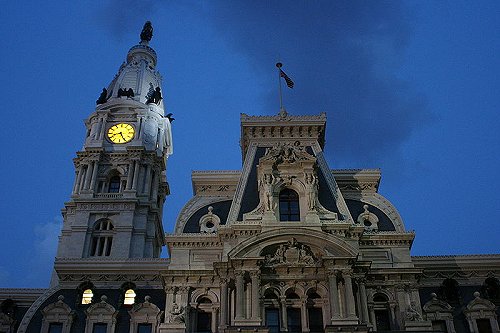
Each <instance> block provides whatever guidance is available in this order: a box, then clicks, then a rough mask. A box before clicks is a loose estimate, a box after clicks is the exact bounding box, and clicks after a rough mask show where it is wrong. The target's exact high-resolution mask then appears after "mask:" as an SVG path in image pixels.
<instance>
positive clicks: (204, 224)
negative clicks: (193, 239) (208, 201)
mask: <svg viewBox="0 0 500 333" xmlns="http://www.w3.org/2000/svg"><path fill="white" fill-rule="evenodd" d="M213 209H214V208H213V207H212V206H210V207H208V214H205V215H203V216H202V217H201V218H200V221H199V222H198V223H199V225H200V232H201V233H209V234H212V233H215V232H217V229H218V228H219V224H220V218H219V217H218V216H217V215H216V214H214V213H213V212H212V211H213Z"/></svg>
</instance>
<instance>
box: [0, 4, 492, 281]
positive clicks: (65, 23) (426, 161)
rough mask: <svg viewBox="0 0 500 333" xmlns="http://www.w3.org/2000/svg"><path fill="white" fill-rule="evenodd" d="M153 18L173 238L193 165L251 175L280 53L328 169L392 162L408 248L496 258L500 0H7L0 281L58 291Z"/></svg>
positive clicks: (293, 97) (391, 194)
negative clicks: (100, 142) (59, 271)
mask: <svg viewBox="0 0 500 333" xmlns="http://www.w3.org/2000/svg"><path fill="white" fill-rule="evenodd" d="M146 20H151V21H152V23H153V26H154V36H153V40H152V41H151V44H150V45H151V46H152V47H153V48H154V49H155V50H156V52H157V54H158V69H159V71H160V72H161V73H162V75H163V95H164V98H165V105H166V108H167V112H172V113H174V118H175V119H176V120H175V122H174V123H173V136H174V155H172V156H171V158H170V159H169V161H168V163H169V164H168V170H167V172H168V174H167V177H168V180H169V183H170V187H171V192H172V194H171V195H170V196H169V197H168V198H167V201H166V206H165V215H164V222H163V223H164V227H165V231H166V232H172V230H173V227H174V224H175V219H176V217H177V214H178V213H179V211H180V209H181V208H182V206H183V205H184V203H185V202H186V201H187V200H189V199H190V197H191V195H192V187H191V179H190V174H191V171H192V170H221V169H223V170H224V169H225V170H238V169H241V163H242V161H241V153H240V150H239V135H240V127H239V117H240V113H247V114H251V115H272V114H277V113H278V111H279V99H278V85H277V83H278V77H277V73H276V67H275V63H276V62H277V61H278V60H280V61H281V62H282V63H283V64H284V67H283V70H284V71H285V72H286V73H287V74H288V75H289V76H290V77H291V78H292V79H293V80H294V82H295V87H294V89H293V90H292V89H286V90H284V104H285V107H286V109H287V111H288V112H289V113H290V114H292V115H305V114H319V113H320V112H327V116H328V123H327V133H326V148H325V153H326V156H327V160H328V162H329V164H330V167H331V168H335V169H337V168H380V169H381V170H382V181H381V186H380V189H379V192H380V193H381V194H382V195H384V196H385V197H386V198H388V199H389V200H390V201H391V202H392V203H393V204H394V205H395V206H396V208H397V209H398V210H399V213H400V214H401V216H402V218H403V221H404V223H405V226H406V229H407V230H415V231H416V233H417V236H416V239H415V242H414V244H413V248H412V254H413V255H438V254H439V255H445V254H486V253H499V252H500V251H499V250H500V249H499V245H498V244H499V242H498V237H499V234H500V227H499V225H500V205H499V199H500V195H499V189H500V177H499V176H498V172H499V171H500V157H499V153H498V151H499V149H500V134H499V130H498V129H499V128H500V116H499V112H500V97H499V96H500V94H499V87H500V34H499V32H500V2H499V1H486V0H484V1H459V0H457V1H415V2H413V1H409V2H407V1H404V2H396V1H388V2H384V1H249V0H248V1H234V0H231V1H204V2H201V1H194V0H193V1H184V2H180V1H175V2H174V1H118V0H116V1H92V2H90V1H81V2H77V1H48V2H44V3H43V6H40V2H37V1H22V2H19V1H2V9H1V11H0V34H1V35H0V36H1V43H2V51H1V61H0V69H1V73H2V79H1V81H0V89H1V90H0V91H1V92H2V96H3V103H2V121H1V124H2V130H1V131H0V139H1V142H2V151H1V153H0V175H2V181H1V185H2V190H1V192H0V193H1V197H0V202H1V206H0V207H1V212H0V214H1V215H0V219H1V223H2V226H3V232H2V233H0V242H1V244H2V245H1V246H2V247H1V249H2V255H1V256H0V287H46V286H47V285H48V282H49V278H50V273H51V267H52V263H53V258H54V255H55V250H56V246H57V236H58V235H59V232H60V228H61V223H62V218H61V214H60V209H61V208H63V207H64V202H65V201H68V200H69V196H70V192H71V188H72V185H73V179H74V168H73V163H72V159H73V158H74V157H75V156H76V155H75V152H76V151H78V150H79V149H81V147H82V144H83V139H84V135H85V127H84V124H83V121H84V119H85V118H87V116H88V115H90V114H91V113H92V112H93V110H94V108H95V100H96V99H97V97H98V96H99V93H100V91H101V89H102V88H103V87H105V86H108V84H109V82H110V81H111V80H112V78H113V76H114V75H115V74H116V72H117V71H118V68H119V66H120V64H121V63H122V62H123V61H124V60H125V56H126V54H127V51H128V50H129V48H130V47H131V46H133V45H135V44H137V43H138V42H139V33H140V31H141V29H142V26H143V24H144V22H145V21H146ZM163 255H164V256H165V255H166V250H164V252H163Z"/></svg>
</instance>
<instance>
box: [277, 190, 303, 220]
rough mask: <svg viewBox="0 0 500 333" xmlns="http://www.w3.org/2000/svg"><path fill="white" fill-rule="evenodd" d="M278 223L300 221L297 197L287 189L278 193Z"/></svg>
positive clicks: (295, 193) (292, 191)
mask: <svg viewBox="0 0 500 333" xmlns="http://www.w3.org/2000/svg"><path fill="white" fill-rule="evenodd" d="M279 199H280V221H300V210H299V195H298V194H297V192H295V191H294V190H291V189H289V188H286V189H284V190H283V191H281V192H280V198H279Z"/></svg>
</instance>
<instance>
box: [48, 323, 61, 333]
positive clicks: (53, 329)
mask: <svg viewBox="0 0 500 333" xmlns="http://www.w3.org/2000/svg"><path fill="white" fill-rule="evenodd" d="M62 328H63V324H62V323H50V324H49V333H62Z"/></svg>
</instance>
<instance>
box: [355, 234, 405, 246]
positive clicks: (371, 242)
mask: <svg viewBox="0 0 500 333" xmlns="http://www.w3.org/2000/svg"><path fill="white" fill-rule="evenodd" d="M414 239H415V232H413V231H406V232H398V231H375V232H364V233H363V235H362V236H361V238H360V240H359V245H360V246H408V247H411V245H412V244H413V240H414Z"/></svg>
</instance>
